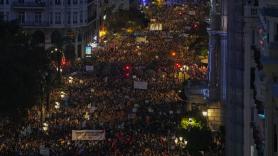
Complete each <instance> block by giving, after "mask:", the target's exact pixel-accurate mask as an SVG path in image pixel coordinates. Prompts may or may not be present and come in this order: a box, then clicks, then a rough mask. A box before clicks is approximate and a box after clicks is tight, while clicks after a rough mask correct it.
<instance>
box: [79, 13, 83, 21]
mask: <svg viewBox="0 0 278 156" xmlns="http://www.w3.org/2000/svg"><path fill="white" fill-rule="evenodd" d="M79 20H80V23H83V12H82V11H80V16H79Z"/></svg>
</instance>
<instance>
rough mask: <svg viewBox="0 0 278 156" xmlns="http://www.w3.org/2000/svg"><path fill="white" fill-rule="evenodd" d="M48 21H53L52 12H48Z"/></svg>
mask: <svg viewBox="0 0 278 156" xmlns="http://www.w3.org/2000/svg"><path fill="white" fill-rule="evenodd" d="M49 23H50V24H52V23H53V13H52V12H50V13H49Z"/></svg>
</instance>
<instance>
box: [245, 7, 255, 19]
mask: <svg viewBox="0 0 278 156" xmlns="http://www.w3.org/2000/svg"><path fill="white" fill-rule="evenodd" d="M244 16H245V17H256V16H258V7H256V6H249V5H247V6H245V7H244Z"/></svg>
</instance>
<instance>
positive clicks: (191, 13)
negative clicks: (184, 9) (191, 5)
mask: <svg viewBox="0 0 278 156" xmlns="http://www.w3.org/2000/svg"><path fill="white" fill-rule="evenodd" d="M188 14H189V15H196V12H195V11H189V12H188Z"/></svg>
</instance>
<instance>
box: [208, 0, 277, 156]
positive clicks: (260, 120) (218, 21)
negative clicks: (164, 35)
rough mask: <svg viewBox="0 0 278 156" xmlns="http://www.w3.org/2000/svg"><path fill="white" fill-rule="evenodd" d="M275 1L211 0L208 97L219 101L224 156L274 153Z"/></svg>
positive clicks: (275, 130)
mask: <svg viewBox="0 0 278 156" xmlns="http://www.w3.org/2000/svg"><path fill="white" fill-rule="evenodd" d="M277 8H278V1H276V0H264V1H263V0H261V1H260V0H259V1H258V0H248V1H244V0H233V1H228V0H219V1H217V0H212V1H211V19H210V22H211V24H210V28H209V29H208V32H209V34H210V44H209V45H210V47H209V52H210V54H209V88H210V101H211V102H212V103H215V102H216V103H217V102H219V103H220V108H221V109H222V111H223V112H224V113H223V121H224V122H225V130H226V131H225V133H226V134H225V135H226V137H225V141H226V142H225V155H226V156H234V155H237V156H275V155H278V153H277V115H278V114H277V113H278V112H277V108H278V107H277V104H278V103H277V102H278V101H277V99H278V98H277V95H278V85H277V77H278V75H277V73H278V70H277V67H278V65H277V63H278V60H277V58H278V55H277V51H278V49H277V48H278V9H277Z"/></svg>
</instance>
